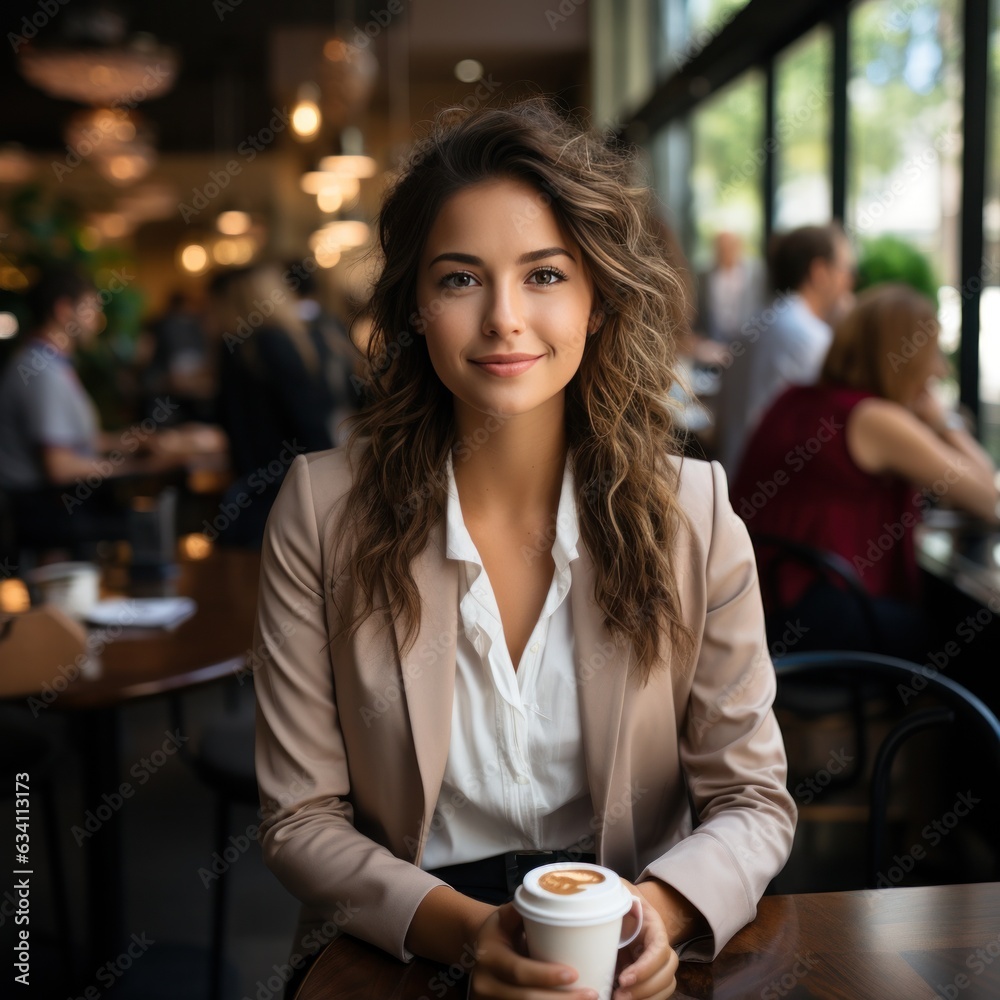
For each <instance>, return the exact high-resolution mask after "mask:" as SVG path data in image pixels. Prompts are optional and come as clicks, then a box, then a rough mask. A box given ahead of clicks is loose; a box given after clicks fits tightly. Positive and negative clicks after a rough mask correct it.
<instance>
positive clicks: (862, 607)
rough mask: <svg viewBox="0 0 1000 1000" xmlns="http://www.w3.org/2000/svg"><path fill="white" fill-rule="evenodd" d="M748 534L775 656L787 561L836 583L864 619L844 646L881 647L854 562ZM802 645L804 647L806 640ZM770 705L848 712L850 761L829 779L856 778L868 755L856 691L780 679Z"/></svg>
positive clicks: (839, 783) (783, 621)
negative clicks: (851, 738) (779, 687)
mask: <svg viewBox="0 0 1000 1000" xmlns="http://www.w3.org/2000/svg"><path fill="white" fill-rule="evenodd" d="M750 537H751V541H752V542H753V546H754V552H755V553H756V555H757V563H758V566H761V564H762V563H763V570H762V571H761V573H760V590H761V598H762V600H763V602H764V610H765V618H764V628H765V630H766V632H767V641H768V646H769V647H770V649H771V650H772V651H773V652H774V653H775V654H777V651H778V649H779V648H780V649H781V655H784V654H785V653H786V652H787V643H785V642H783V639H782V638H781V635H782V634H783V633H782V632H781V630H782V629H785V628H786V627H787V623H788V620H789V610H790V609H788V608H783V607H782V606H781V603H782V602H781V597H780V594H781V591H780V583H781V574H782V570H783V569H784V568H785V567H787V566H789V565H796V566H801V567H804V568H806V569H808V570H809V571H810V572H811V573H812V574H813V575H814V577H815V580H816V581H818V582H823V583H827V584H831V585H834V586H840V587H841V588H842V589H843V590H844V591H845V593H847V594H848V595H849V596H850V598H851V599H852V601H853V603H854V605H855V607H856V608H857V612H858V615H859V618H860V620H861V622H862V623H863V624H864V632H863V633H862V634H860V635H854V636H852V637H850V639H851V641H850V642H849V643H848V646H849V648H857V647H858V646H861V647H863V648H867V649H869V650H871V651H872V652H873V653H884V652H886V650H885V649H884V642H883V637H882V630H881V626H880V625H879V621H878V616H877V614H876V612H875V606H874V604H873V603H872V599H871V595H870V594H869V593H868V591H867V590H865V587H864V584H863V583H862V582H861V580H860V578H859V577H858V575H857V573H855V572H854V567H853V566H851V564H850V563H849V562H848V561H847V560H846V559H844V557H843V556H840V555H838V554H837V553H836V552H827V551H825V550H823V549H817V548H815V547H813V546H811V545H807V544H805V543H804V542H798V541H793V540H791V539H788V538H781V537H780V536H778V535H772V534H765V533H763V532H760V533H756V534H752V535H751V536H750ZM765 553H767V554H768V555H769V558H768V559H766V560H762V559H761V556H762V555H763V554H765ZM806 634H807V635H808V633H806ZM795 644H800V643H799V640H798V639H796V640H795ZM804 648H806V649H808V648H809V645H808V640H807V642H806V644H805V647H804ZM775 707H776V708H779V709H780V708H787V709H788V710H790V711H792V712H794V713H795V714H797V715H801V716H806V717H812V718H818V717H819V716H821V715H826V714H829V713H830V712H832V711H844V712H847V713H849V714H850V717H851V720H852V724H853V727H854V747H855V754H854V766H853V767H850V768H846V769H845V770H844V772H843V773H842V774H839V775H837V776H836V777H835V778H834V779H833V781H832V784H833V786H834V787H849V786H851V785H853V784H855V783H856V782H857V781H858V779H859V778H860V776H861V775H862V774H863V773H864V769H865V766H866V764H867V760H868V740H867V727H866V725H865V718H864V699H863V698H862V697H861V696H860V694H859V693H858V692H856V691H846V692H845V691H843V690H842V689H839V688H836V687H833V688H821V687H819V686H818V685H808V686H807V687H802V686H795V685H794V684H785V685H784V686H783V689H782V690H781V691H780V692H779V695H778V698H777V699H776V701H775Z"/></svg>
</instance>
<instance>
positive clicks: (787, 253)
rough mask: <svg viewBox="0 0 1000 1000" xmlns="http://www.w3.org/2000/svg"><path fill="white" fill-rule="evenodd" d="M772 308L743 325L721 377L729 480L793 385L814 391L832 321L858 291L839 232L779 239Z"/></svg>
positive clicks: (803, 232) (720, 443) (722, 448)
mask: <svg viewBox="0 0 1000 1000" xmlns="http://www.w3.org/2000/svg"><path fill="white" fill-rule="evenodd" d="M769 264H770V271H771V282H772V285H773V287H774V291H775V298H774V300H773V301H772V303H771V305H770V306H769V307H768V308H766V309H765V310H764V311H763V312H761V313H760V314H759V315H758V316H756V317H754V318H753V319H752V320H750V321H749V322H748V323H747V324H744V327H743V332H742V335H741V337H740V338H739V339H738V340H737V341H734V343H733V346H732V354H733V360H732V364H731V365H729V367H728V368H725V369H724V370H723V373H722V380H721V385H720V389H719V399H718V405H717V413H716V416H717V421H718V428H717V433H716V448H717V451H718V455H717V457H718V459H719V461H720V462H721V463H722V465H723V467H724V468H725V470H726V472H727V473H728V474H729V475H730V476H732V475H733V474H734V472H735V471H736V469H737V467H738V465H739V460H740V457H741V455H742V452H743V446H744V443H745V441H746V439H747V436H748V435H749V434H750V432H751V431H752V430H753V429H754V427H755V426H756V424H757V422H758V421H759V420H760V418H761V416H762V415H763V413H764V411H765V410H766V409H767V408H768V406H770V404H771V403H772V402H773V401H774V400H775V398H776V397H777V396H778V394H779V393H780V392H781V391H782V389H784V388H785V387H786V386H789V385H812V384H814V383H815V382H816V380H817V378H818V377H819V373H820V369H821V368H822V366H823V359H824V358H825V357H826V352H827V349H828V348H829V346H830V342H831V339H832V336H833V334H832V332H831V328H830V324H831V322H832V321H833V320H834V319H836V318H837V316H838V315H839V314H842V313H843V311H844V309H845V306H846V304H847V303H848V302H849V296H850V293H851V289H852V288H853V286H854V253H853V251H852V249H851V245H850V243H849V242H848V240H847V237H846V236H845V235H844V233H843V230H841V229H840V227H839V226H836V225H829V226H803V227H802V228H800V229H794V230H792V231H791V232H790V233H787V234H784V235H779V236H777V237H775V240H774V243H773V245H772V249H771V253H770V261H769Z"/></svg>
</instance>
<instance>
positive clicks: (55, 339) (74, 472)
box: [0, 265, 145, 558]
mask: <svg viewBox="0 0 1000 1000" xmlns="http://www.w3.org/2000/svg"><path fill="white" fill-rule="evenodd" d="M30 304H31V306H32V313H33V316H34V325H33V326H32V328H31V329H30V331H29V332H28V334H27V335H26V336H25V341H24V343H23V345H21V346H20V348H19V349H18V350H17V351H16V352H15V353H14V355H13V357H12V358H11V359H10V361H9V362H8V364H7V367H6V368H5V369H4V372H3V374H2V376H0V488H2V489H3V490H4V492H5V493H6V494H7V495H8V497H9V500H10V503H11V507H12V510H13V514H14V521H15V526H16V530H17V535H18V541H19V544H20V545H21V546H24V547H28V548H47V547H64V546H65V547H69V548H70V549H71V552H72V554H73V555H74V556H75V557H77V558H87V557H90V556H92V554H93V549H92V544H93V542H95V541H97V540H99V539H108V538H123V537H125V535H126V532H127V513H126V511H124V510H123V509H121V508H120V507H118V506H117V505H116V504H115V502H114V500H113V498H112V497H111V496H110V490H109V489H108V488H103V489H102V484H103V483H104V482H105V481H106V480H107V479H109V478H111V477H112V476H120V475H122V474H123V473H127V472H130V471H135V470H134V469H133V468H132V465H133V463H129V462H126V461H125V460H124V457H122V461H120V462H118V463H110V462H109V461H107V460H105V459H102V456H103V455H104V454H105V453H106V452H110V451H112V449H113V448H114V447H115V442H114V440H112V439H111V437H110V436H109V435H105V434H103V433H102V432H101V430H100V427H99V424H98V417H97V411H96V409H95V407H94V404H93V402H92V401H91V399H90V397H89V396H88V395H87V392H86V390H85V389H84V387H83V386H82V385H81V383H80V380H79V378H78V377H77V374H76V371H75V370H74V368H73V363H72V359H73V355H74V352H75V351H76V349H77V347H78V346H86V345H87V344H89V343H90V342H91V341H92V340H93V338H94V337H95V336H96V335H97V334H98V332H99V331H100V329H101V327H102V319H103V311H102V308H101V300H100V296H99V295H98V293H97V290H96V289H95V287H94V285H93V282H91V281H90V279H89V278H87V277H86V276H85V275H84V274H83V273H82V272H80V271H79V270H77V269H76V268H74V267H72V266H69V265H53V266H50V267H48V268H46V270H45V271H44V273H43V274H42V276H41V278H40V280H39V281H38V283H37V284H36V286H35V287H34V288H33V289H32V290H31V292H30ZM118 444H119V445H120V444H121V442H120V441H119V442H118ZM144 471H145V470H144Z"/></svg>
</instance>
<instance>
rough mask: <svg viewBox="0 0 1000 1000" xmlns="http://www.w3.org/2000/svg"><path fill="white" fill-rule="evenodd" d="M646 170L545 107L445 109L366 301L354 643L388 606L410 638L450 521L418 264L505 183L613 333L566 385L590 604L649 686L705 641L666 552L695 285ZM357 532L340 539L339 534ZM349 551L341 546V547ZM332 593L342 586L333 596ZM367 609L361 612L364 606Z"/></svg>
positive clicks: (673, 524) (386, 225)
mask: <svg viewBox="0 0 1000 1000" xmlns="http://www.w3.org/2000/svg"><path fill="white" fill-rule="evenodd" d="M634 168H635V164H634V157H633V155H632V154H631V153H630V152H628V151H624V150H622V149H619V148H616V147H613V146H611V145H610V144H608V143H606V142H605V141H603V140H602V138H601V137H600V136H598V135H597V134H595V133H593V132H591V131H589V130H588V129H586V128H585V127H583V126H582V125H581V124H579V123H577V122H574V121H572V120H570V119H567V118H564V117H562V116H561V115H560V114H559V113H558V112H557V111H556V110H555V109H554V108H553V106H552V105H551V104H550V103H549V102H548V101H547V100H546V99H544V98H533V99H531V100H529V101H524V102H521V103H518V104H514V105H511V106H509V107H489V108H485V109H483V110H479V111H475V112H469V111H467V110H465V109H449V110H446V111H444V112H441V113H440V114H439V115H438V116H437V118H436V120H435V121H434V123H433V126H432V128H431V130H430V131H429V133H428V134H427V135H426V136H425V137H424V138H422V139H420V140H419V141H418V142H417V143H416V145H415V147H414V149H413V152H412V155H411V156H410V157H409V161H408V163H407V164H406V166H405V168H404V169H403V170H402V171H401V174H400V175H399V177H398V178H397V179H396V181H395V183H394V184H393V186H392V187H391V189H390V190H389V192H388V193H387V195H386V197H385V200H384V202H383V206H382V210H381V212H380V214H379V217H378V223H377V229H378V247H377V249H376V252H378V251H380V265H381V266H380V269H379V272H378V277H377V279H376V281H375V285H374V289H373V292H372V296H371V302H370V310H371V318H372V333H371V337H370V339H369V342H368V347H367V365H368V373H367V378H366V382H367V386H366V387H367V391H368V397H369V399H368V403H367V405H366V406H365V408H364V409H363V411H362V412H361V414H360V416H359V417H358V418H356V421H355V424H354V427H353V430H352V432H351V435H350V438H349V440H348V444H347V449H348V454H349V456H350V459H351V464H352V469H353V472H354V480H353V485H352V487H351V489H350V491H349V492H348V494H347V495H346V497H345V499H344V506H343V508H342V516H343V520H342V521H341V523H343V524H349V525H350V526H351V528H350V536H351V543H350V544H351V549H352V551H351V553H350V556H349V558H348V560H347V569H346V570H345V572H344V576H343V577H342V580H343V582H345V583H346V579H347V577H348V575H349V578H350V581H351V582H352V583H353V591H354V594H355V595H356V596H355V602H354V607H353V608H352V610H351V611H350V613H349V614H347V615H346V616H345V615H344V609H343V608H342V609H341V622H342V625H343V628H342V629H341V630H340V633H338V634H344V635H346V637H347V638H348V639H349V638H350V637H351V636H352V635H353V634H354V633H355V632H356V631H357V629H358V628H359V627H360V625H361V623H362V621H363V620H364V619H365V618H367V617H368V616H369V615H371V614H372V612H373V610H374V609H375V607H376V605H377V599H376V598H377V587H378V581H381V582H382V583H383V584H384V586H385V588H386V600H387V601H388V605H387V611H388V614H389V615H390V616H391V617H392V618H393V619H396V620H400V621H402V622H403V623H404V632H403V635H404V641H403V650H402V651H405V650H407V649H409V648H410V647H411V646H412V644H413V642H414V641H415V639H416V635H417V631H418V629H419V622H420V610H421V599H420V593H419V592H418V589H417V587H416V584H415V582H414V580H413V577H412V575H411V572H410V564H411V561H412V560H413V558H414V557H415V556H416V555H417V554H418V553H419V552H420V551H421V550H422V549H423V547H424V546H425V545H426V544H427V543H428V539H429V537H430V533H431V529H432V528H433V527H434V526H435V524H437V523H438V522H439V521H442V520H443V518H444V516H445V511H446V505H447V481H446V476H445V474H444V469H445V465H446V461H447V457H448V451H449V449H453V448H455V446H456V444H457V442H456V440H455V438H456V427H455V423H454V416H453V409H452V397H451V394H450V392H449V391H448V390H447V389H446V388H445V386H444V385H443V383H442V382H441V381H440V380H439V378H438V377H437V375H436V374H435V371H434V368H433V366H432V364H431V361H430V357H429V355H428V351H427V347H426V342H425V339H424V338H423V337H421V336H419V335H418V334H417V332H416V331H419V330H420V328H421V327H420V324H421V323H422V321H423V318H422V317H421V316H420V315H419V313H418V311H417V300H416V282H417V270H418V267H417V265H418V261H419V259H420V255H421V252H422V250H423V247H424V244H425V242H426V239H427V235H428V232H429V230H430V228H431V225H432V223H433V222H434V219H435V217H436V216H437V214H438V211H439V210H440V208H441V206H442V205H443V204H444V202H445V200H446V199H447V198H449V197H450V196H451V195H453V194H455V193H456V192H457V191H459V190H461V189H462V188H465V187H467V186H469V185H471V184H476V183H478V182H481V181H485V180H488V179H494V178H511V179H520V180H525V181H527V182H529V183H530V184H532V185H533V186H534V187H535V188H536V189H537V191H538V192H539V199H540V204H544V205H548V206H549V207H550V208H551V210H552V212H554V213H555V215H556V218H557V220H558V222H559V223H560V224H561V225H562V227H563V228H564V231H565V232H567V233H568V234H569V235H570V236H571V237H572V238H573V239H574V240H575V241H576V243H577V245H578V246H579V247H580V248H581V250H582V253H583V257H584V261H585V263H586V266H587V268H588V271H589V274H590V276H591V278H592V281H593V283H594V290H595V304H596V305H597V307H598V308H599V310H600V311H601V312H603V322H602V324H601V326H600V328H599V329H598V331H597V332H596V334H595V335H593V336H591V337H589V338H588V339H587V341H586V346H585V348H584V353H583V359H582V362H581V364H580V368H579V370H578V371H577V373H576V374H575V375H574V377H573V379H572V380H571V381H570V383H569V385H568V386H567V388H566V431H567V445H568V451H569V458H570V460H571V461H572V468H573V473H574V478H575V484H576V500H577V508H578V514H579V522H580V534H581V537H582V539H583V542H584V544H585V545H586V547H587V550H588V552H589V553H590V555H591V557H592V559H593V561H594V566H595V574H596V583H595V594H594V598H595V600H596V602H597V604H598V606H599V607H600V608H601V611H602V612H603V615H604V624H605V627H606V628H607V629H608V631H609V632H610V633H611V635H612V636H615V637H622V638H626V639H628V640H629V641H630V642H631V643H632V649H633V650H634V656H633V657H632V661H633V663H634V665H635V668H636V669H637V671H638V673H639V676H640V678H641V680H642V682H643V683H645V682H646V681H648V679H649V677H650V676H651V674H652V673H653V671H654V670H656V669H657V668H658V667H665V666H666V664H667V662H668V660H669V657H670V653H669V652H666V653H665V652H664V650H663V649H662V648H661V642H663V641H669V642H670V643H671V648H672V650H673V652H674V653H675V654H678V655H679V656H680V662H682V663H683V662H685V661H686V660H687V659H688V658H689V656H690V653H691V651H692V649H693V644H694V634H693V632H692V630H691V629H690V628H689V627H687V626H686V625H685V623H684V621H683V618H682V614H681V608H680V606H679V596H678V584H677V573H676V567H675V566H674V563H673V558H672V550H673V547H674V545H673V543H674V540H675V539H676V538H677V536H678V531H679V529H680V527H681V525H682V523H683V522H684V514H683V511H682V509H681V507H680V504H679V502H678V496H677V495H678V479H679V463H676V462H674V461H672V460H671V459H670V458H669V456H671V455H677V454H679V452H680V447H679V434H678V433H677V431H676V429H675V427H676V425H675V420H674V418H673V416H672V412H671V406H670V403H669V400H668V395H669V392H670V388H671V386H672V385H673V383H674V381H675V370H674V365H675V348H676V345H677V343H678V341H679V339H680V338H681V337H682V335H683V333H684V331H685V328H686V323H687V320H686V313H685V309H686V305H685V301H684V299H685V296H684V288H683V285H682V282H681V281H680V279H679V277H678V275H677V273H676V272H675V271H674V270H673V269H672V268H671V267H670V266H669V264H668V263H667V262H666V255H665V247H664V245H663V243H662V241H661V240H660V238H659V237H658V236H657V235H656V230H655V228H654V224H653V223H652V221H651V220H652V203H651V197H650V193H649V191H648V189H647V188H646V187H645V186H643V185H642V184H640V183H638V182H637V181H636V180H635V179H634ZM345 534H346V533H345ZM342 537H343V536H342ZM333 591H334V595H335V596H336V593H337V591H338V581H334V582H333ZM357 595H360V600H359V599H358V596H357Z"/></svg>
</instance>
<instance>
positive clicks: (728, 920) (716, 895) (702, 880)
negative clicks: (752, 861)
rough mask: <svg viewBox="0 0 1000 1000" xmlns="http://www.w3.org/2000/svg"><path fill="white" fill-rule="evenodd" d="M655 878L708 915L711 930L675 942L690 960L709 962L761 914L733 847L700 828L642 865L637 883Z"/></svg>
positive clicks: (686, 959)
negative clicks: (648, 862)
mask: <svg viewBox="0 0 1000 1000" xmlns="http://www.w3.org/2000/svg"><path fill="white" fill-rule="evenodd" d="M648 878H656V879H659V880H660V881H661V882H665V883H666V884H667V885H669V886H671V887H672V888H674V889H676V890H677V891H678V892H679V893H680V894H681V895H682V896H684V898H685V899H687V901H688V902H689V903H690V904H691V905H692V906H694V907H695V909H697V910H698V911H699V912H700V913H701V915H702V916H703V917H704V918H705V922H706V923H707V924H708V926H709V929H710V930H711V934H709V935H703V936H701V937H696V938H690V939H688V940H686V941H682V942H680V943H679V944H677V945H675V949H674V950H675V951H676V952H677V955H678V957H679V958H681V959H683V960H684V961H686V962H711V961H713V959H715V957H716V956H717V955H718V954H719V952H720V951H722V949H723V948H724V947H725V946H726V944H728V942H729V939H730V938H731V937H732V936H733V935H734V934H735V933H736V932H737V931H738V930H740V929H741V928H743V927H744V926H746V925H747V924H748V923H750V921H751V920H753V918H754V917H755V916H756V915H757V905H756V903H755V902H754V900H753V899H752V897H751V895H750V893H749V892H748V890H747V886H746V884H745V883H744V881H743V876H742V874H741V872H740V868H739V866H738V865H737V864H736V862H735V860H734V859H733V857H732V855H731V854H730V853H729V849H728V848H727V847H726V846H725V845H724V844H722V843H720V842H719V841H718V840H716V838H715V837H713V836H711V835H710V834H705V833H702V834H699V833H698V832H697V831H695V832H694V833H692V834H691V835H690V836H689V837H685V838H684V840H682V841H680V843H678V844H676V845H674V847H672V848H671V849H670V850H669V851H668V852H667V853H666V854H664V855H663V856H662V857H660V858H657V860H656V861H653V862H652V863H651V864H649V865H647V867H646V868H645V869H644V870H643V872H642V874H640V875H639V877H638V879H636V882H637V883H639V882H642V881H644V880H646V879H648Z"/></svg>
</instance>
